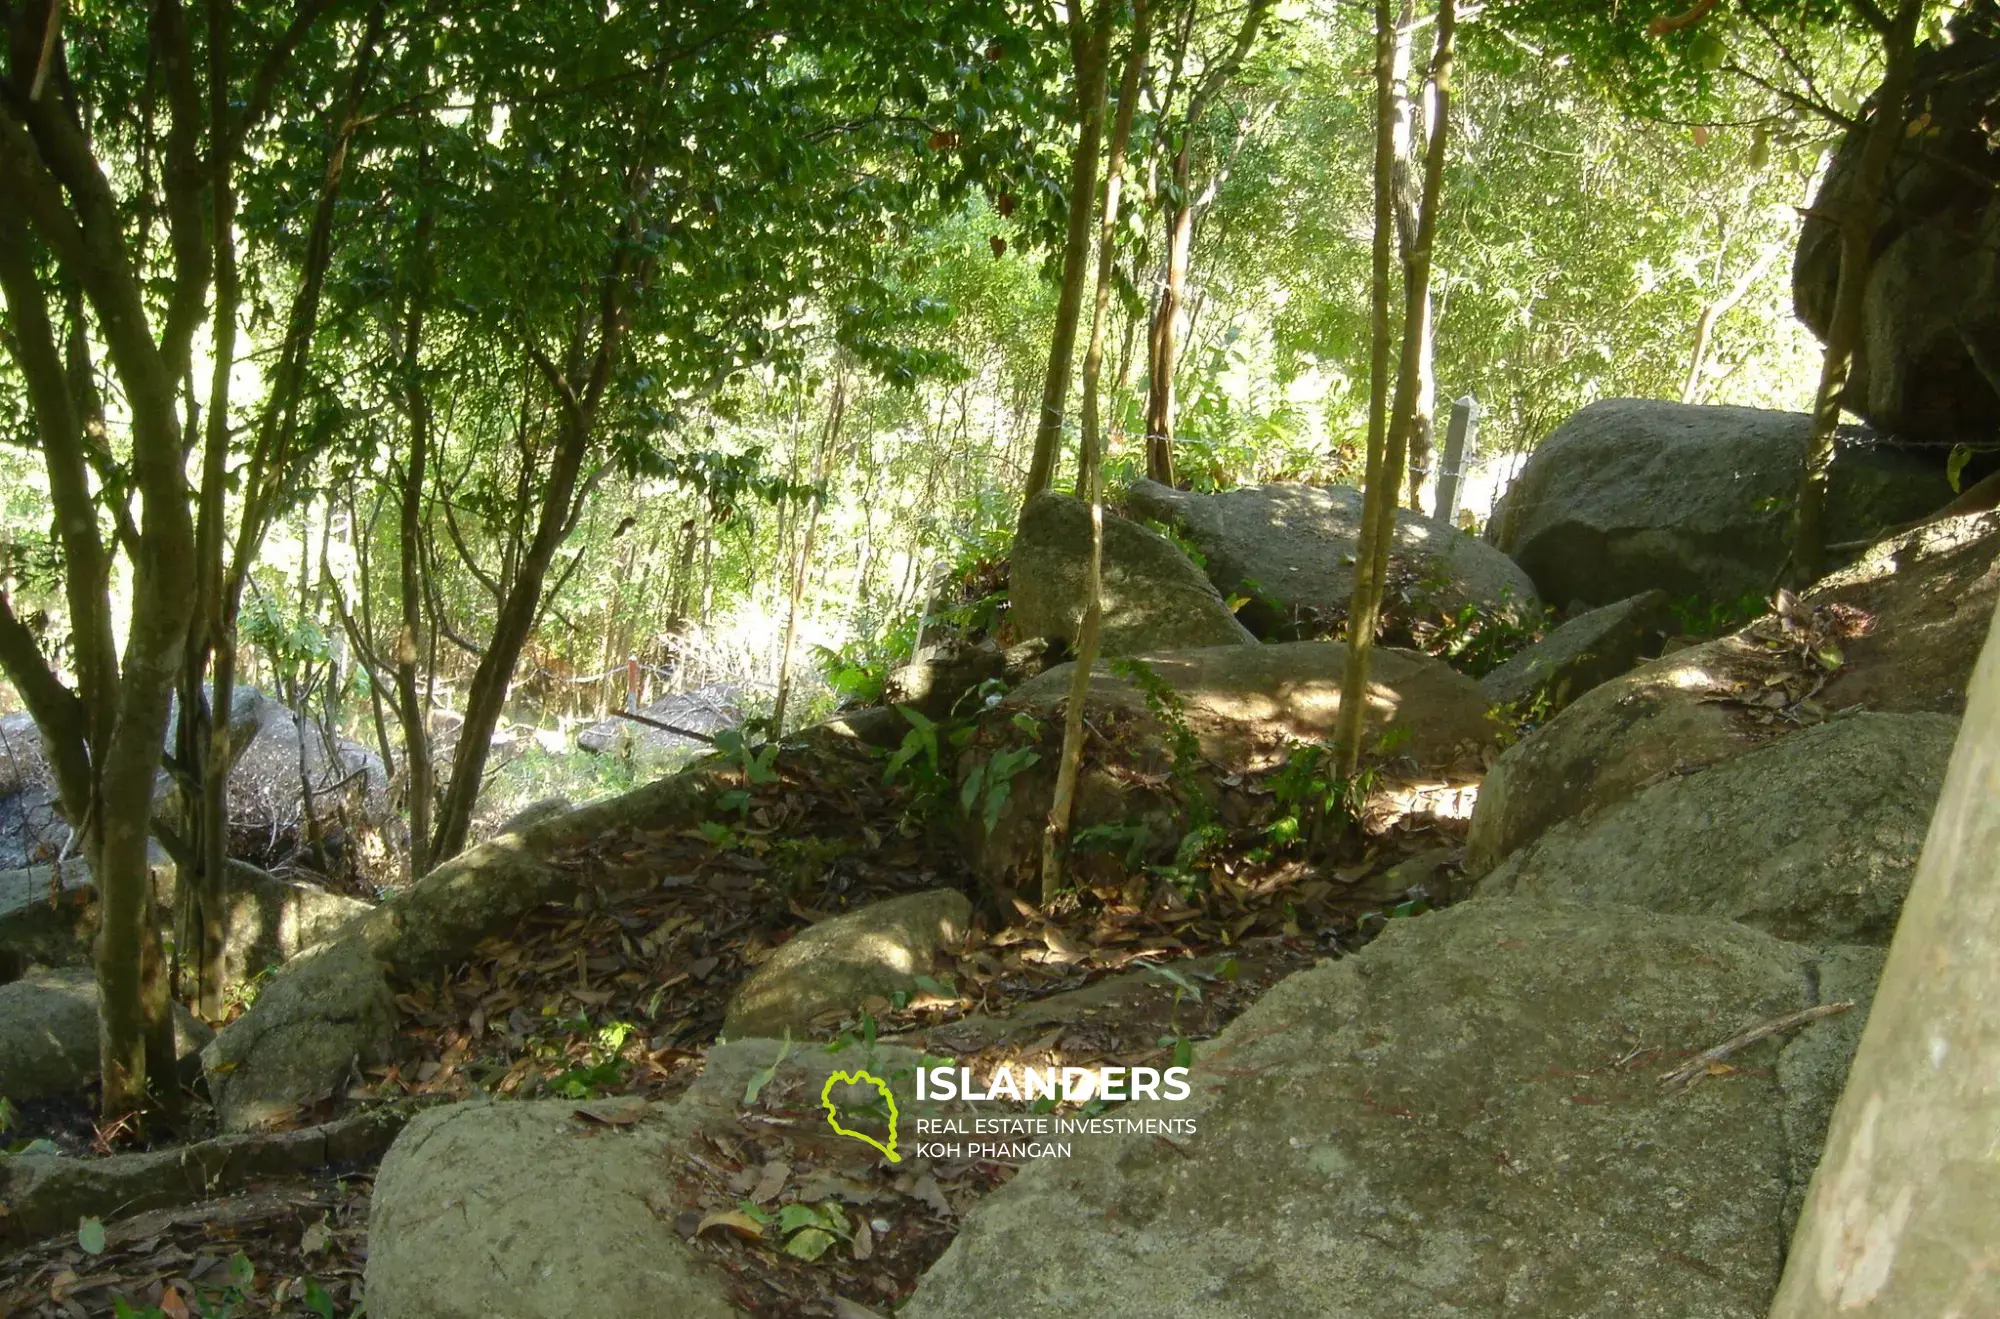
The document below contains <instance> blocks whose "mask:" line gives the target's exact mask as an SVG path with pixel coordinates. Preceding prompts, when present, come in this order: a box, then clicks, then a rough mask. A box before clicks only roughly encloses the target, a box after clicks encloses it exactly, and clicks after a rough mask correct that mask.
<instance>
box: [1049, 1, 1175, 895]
mask: <svg viewBox="0 0 2000 1319" xmlns="http://www.w3.org/2000/svg"><path fill="white" fill-rule="evenodd" d="M1147 18H1148V15H1147V9H1146V0H1133V3H1132V46H1131V50H1130V51H1129V52H1128V53H1127V55H1126V57H1125V72H1124V75H1123V76H1122V77H1121V78H1120V79H1119V83H1118V115H1117V118H1116V119H1115V120H1114V122H1113V125H1112V130H1111V156H1110V161H1109V163H1108V164H1107V166H1106V169H1105V178H1104V218H1103V222H1102V223H1101V224H1100V225H1099V226H1098V232H1097V298H1096V301H1095V303H1094V304H1093V305H1092V307H1091V313H1090V342H1089V346H1088V347H1087V348H1086V349H1085V351H1084V356H1083V436H1082V444H1081V446H1080V448H1079V450H1078V454H1077V475H1078V488H1077V494H1078V495H1080V496H1081V497H1083V498H1084V499H1087V500H1088V501H1090V568H1089V572H1088V575H1087V578H1086V581H1085V584H1084V590H1085V591H1086V595H1085V597H1084V600H1085V603H1084V612H1083V625H1082V626H1081V627H1080V628H1079V629H1078V633H1077V643H1076V667H1075V671H1074V673H1073V675H1072V677H1071V679H1070V685H1069V702H1068V705H1067V707H1066V709H1065V712H1064V717H1063V747H1062V758H1061V760H1060V761H1058V762H1057V765H1056V785H1055V793H1054V796H1053V799H1052V801H1051V803H1050V806H1049V822H1048V829H1047V830H1046V831H1045V832H1044V833H1043V835H1042V902H1043V904H1044V905H1047V903H1048V902H1049V901H1050V900H1051V899H1053V898H1054V897H1055V895H1056V894H1057V893H1058V892H1060V891H1061V889H1062V886H1063V873H1064V869H1065V867H1066V865H1067V863H1068V860H1069V834H1070V818H1071V816H1072V815H1073V814H1074V808H1075V803H1076V782H1077V776H1078V775H1079V773H1080V772H1081V771H1082V767H1083V711H1084V706H1085V705H1087V704H1088V703H1089V700H1090V671H1091V669H1092V667H1093V666H1095V665H1096V663H1097V646H1098V637H1099V634H1100V632H1101V631H1102V626H1103V621H1104V600H1103V596H1104V456H1103V454H1102V453H1101V452H1100V449H1101V446H1100V443H1099V439H1100V428H1099V417H1098V389H1097V386H1098V379H1099V377H1100V376H1101V375H1102V374H1103V371H1104V336H1105V322H1106V321H1107V320H1108V319H1109V313H1110V309H1111V271H1112V262H1113V258H1114V256H1115V255H1116V250H1117V241H1118V203H1119V194H1120V192H1121V191H1122V190H1123V183H1124V174H1125V148H1126V145H1127V144H1128V143H1129V142H1130V141H1131V139H1132V114H1133V110H1134V108H1135V107H1136V105H1137V103H1138V100H1139V75H1140V74H1141V73H1142V72H1143V71H1144V69H1145V65H1146V39H1147V36H1148V31H1149V29H1148V22H1147Z"/></svg>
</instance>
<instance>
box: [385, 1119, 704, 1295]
mask: <svg viewBox="0 0 2000 1319" xmlns="http://www.w3.org/2000/svg"><path fill="white" fill-rule="evenodd" d="M576 1110H577V1105H576V1104H575V1103H574V1102H565V1101H555V1102H546V1103H469V1104H452V1105H450V1106H448V1107H445V1108H437V1109H432V1110H431V1111H429V1112H427V1113H424V1114H421V1115H419V1116H418V1117H417V1118H415V1119H414V1120H413V1121H412V1122H411V1123H410V1124H409V1126H408V1127H406V1128H405V1129H404V1131H403V1134H402V1135H401V1136H400V1137H398V1139H397V1141H396V1143H395V1144H394V1145H393V1146H391V1147H390V1150H389V1153H388V1155H387V1157H385V1158H384V1159H383V1160H382V1166H381V1168H380V1170H379V1171H378V1172H377V1173H376V1177H375V1194H374V1199H373V1203H372V1207H371V1210H370V1215H369V1242H368V1244H369V1250H368V1268H367V1275H366V1285H367V1305H368V1313H369V1314H371V1315H374V1316H376V1319H501V1317H502V1316H504V1317H505V1319H570V1316H576V1315H591V1316H595V1317H596V1319H651V1316H656V1315H663V1314H671V1315H675V1316H681V1315H685V1316H688V1317H689V1319H735V1316H736V1315H737V1314H738V1313H739V1312H738V1311H737V1309H736V1307H735V1306H733V1305H731V1304H730V1303H729V1300H728V1292H727V1288H726V1283H725V1280H724V1279H723V1278H722V1277H721V1276H720V1274H719V1273H717V1272H715V1271H712V1270H711V1269H709V1268H708V1267H707V1266H706V1265H705V1264H703V1263H702V1262H700V1261H699V1260H698V1259H697V1258H696V1257H695V1255H694V1253H693V1252H692V1251H691V1250H690V1249H689V1248H688V1246H687V1245H686V1243H684V1242H683V1241H682V1239H681V1236H680V1234H679V1233H678V1232H676V1231H675V1230H674V1216H675V1215H674V1208H675V1206H674V1202H673V1198H672V1196H673V1186H674V1179H675V1176H676V1174H677V1171H678V1170H677V1168H676V1164H675V1160H674V1158H673V1157H672V1155H673V1153H674V1151H675V1142H676V1141H677V1140H678V1139H681V1138H684V1137H685V1136H686V1135H687V1133H688V1132H689V1131H690V1130H692V1120H691V1116H690V1115H689V1114H688V1113H687V1112H686V1111H685V1110H681V1109H677V1108H674V1107H669V1106H665V1105H648V1106H645V1107H643V1108H637V1109H634V1110H633V1111H634V1112H635V1113H638V1114H641V1115H642V1116H640V1117H639V1119H638V1120H636V1121H628V1122H626V1123H625V1124H624V1125H618V1126H608V1125H600V1124H594V1123H589V1122H585V1121H583V1120H581V1119H579V1118H578V1117H577V1113H576ZM656 1206H657V1208H656ZM662 1211H664V1212H662Z"/></svg>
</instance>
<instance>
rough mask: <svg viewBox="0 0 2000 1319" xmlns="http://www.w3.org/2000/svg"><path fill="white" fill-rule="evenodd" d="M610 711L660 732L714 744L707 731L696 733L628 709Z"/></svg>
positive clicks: (621, 717) (690, 729)
mask: <svg viewBox="0 0 2000 1319" xmlns="http://www.w3.org/2000/svg"><path fill="white" fill-rule="evenodd" d="M611 713H613V714H615V715H617V716H618V717H619V718H620V719H630V720H631V721H632V722H633V723H635V724H644V725H645V726H646V727H648V728H657V729H659V730H660V731H661V732H662V733H674V734H678V735H679V736H681V737H691V738H693V739H694V740H695V741H697V742H706V743H708V744H709V745H710V746H714V745H715V739H714V738H712V737H710V736H709V735H708V734H707V733H697V732H695V731H694V730H693V729H692V728H682V727H681V726H680V725H678V724H669V723H664V722H662V721H661V720H658V719H649V718H647V717H646V716H645V715H643V714H633V713H632V712H631V711H630V710H613V711H612V712H611Z"/></svg>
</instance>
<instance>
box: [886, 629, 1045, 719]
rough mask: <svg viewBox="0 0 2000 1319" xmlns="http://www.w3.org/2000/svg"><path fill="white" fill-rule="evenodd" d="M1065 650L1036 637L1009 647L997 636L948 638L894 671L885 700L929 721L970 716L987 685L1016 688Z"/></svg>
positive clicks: (919, 652)
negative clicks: (974, 701) (972, 705)
mask: <svg viewBox="0 0 2000 1319" xmlns="http://www.w3.org/2000/svg"><path fill="white" fill-rule="evenodd" d="M1062 652H1063V647H1061V646H1055V645H1051V644H1050V643H1049V641H1048V639H1047V638H1045V637H1034V638H1031V639H1029V640H1027V641H1023V642H1020V643H1019V644H1017V645H1012V646H1008V647H1005V648H1004V649H1003V648H1002V647H1001V646H1000V645H999V643H997V642H995V641H994V640H993V639H992V638H990V637H989V638H986V639H984V640H981V641H977V642H973V641H966V640H965V639H963V638H960V637H945V638H941V639H940V640H938V641H935V642H933V643H931V644H930V645H927V646H923V647H921V648H919V649H918V651H917V653H916V654H915V655H913V656H911V658H910V662H909V663H908V664H905V665H902V666H901V667H899V668H896V669H892V670H891V671H890V673H889V676H888V680H887V682H885V683H884V684H883V689H882V699H883V701H885V702H886V703H888V704H890V705H907V706H909V707H910V708H912V709H914V710H915V711H916V712H917V713H919V714H921V715H924V716H925V717H926V718H930V719H943V718H946V717H948V716H950V715H953V714H966V713H969V712H970V703H969V701H968V699H967V698H968V697H971V696H973V695H974V694H975V693H977V692H978V691H979V689H980V688H982V687H985V686H986V685H987V684H988V683H999V684H1000V685H1001V686H1002V687H1013V686H1016V685H1017V684H1019V683H1021V682H1024V681H1026V680H1027V679H1029V678H1032V677H1034V676H1035V675H1036V674H1038V673H1041V672H1042V671H1043V670H1045V669H1047V668H1048V667H1049V664H1050V661H1051V659H1052V658H1053V657H1054V656H1057V655H1060V654H1062Z"/></svg>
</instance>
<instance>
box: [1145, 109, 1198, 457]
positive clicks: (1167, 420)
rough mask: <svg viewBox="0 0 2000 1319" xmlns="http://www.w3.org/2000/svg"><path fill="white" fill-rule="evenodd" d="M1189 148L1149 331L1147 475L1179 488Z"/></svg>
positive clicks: (1178, 164) (1179, 167) (1190, 211)
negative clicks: (1178, 376)
mask: <svg viewBox="0 0 2000 1319" xmlns="http://www.w3.org/2000/svg"><path fill="white" fill-rule="evenodd" d="M1190 175H1191V170H1190V167H1189V162H1188V146H1187V144H1186V143H1183V144H1182V145H1181V149H1180V150H1179V151H1177V152H1175V153H1174V168H1173V193H1172V197H1173V200H1172V201H1171V202H1170V203H1169V207H1170V209H1169V212H1168V216H1169V218H1168V220H1167V258H1166V269H1165V271H1164V272H1163V273H1162V278H1161V280H1160V296H1159V297H1158V299H1156V300H1155V302H1154V304H1153V323H1152V326H1151V327H1150V328H1149V329H1148V330H1147V332H1146V475H1147V476H1148V477H1150V478H1151V479H1153V480H1155V481H1158V482H1159V483H1160V484H1161V485H1169V486H1170V485H1172V484H1173V483H1174V361H1175V359H1176V357H1177V356H1178V355H1179V351H1180V349H1179V345H1178V343H1177V342H1176V339H1177V331H1178V328H1179V326H1178V322H1179V320H1180V314H1181V301H1182V298H1183V295H1184V293H1185V291H1186V289H1187V269H1188V254H1189V253H1190V252H1191V251H1192V250H1193V248H1194V198H1193V197H1192V196H1190V195H1189V189H1190V184H1191V178H1190Z"/></svg>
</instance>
